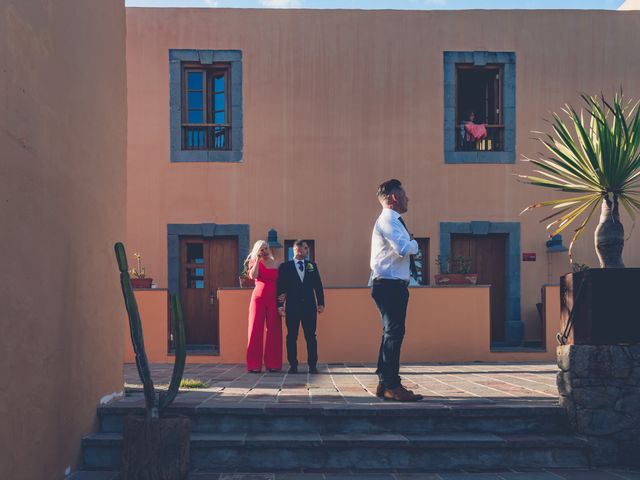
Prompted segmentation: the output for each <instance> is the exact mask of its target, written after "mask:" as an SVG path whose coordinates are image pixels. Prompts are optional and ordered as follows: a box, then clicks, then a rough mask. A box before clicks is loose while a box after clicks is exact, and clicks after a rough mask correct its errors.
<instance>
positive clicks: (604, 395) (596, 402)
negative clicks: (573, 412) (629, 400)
mask: <svg viewBox="0 0 640 480" xmlns="http://www.w3.org/2000/svg"><path fill="white" fill-rule="evenodd" d="M621 392H622V391H621V389H620V388H617V387H607V386H600V387H577V388H573V390H572V397H573V400H574V402H575V403H576V405H578V406H579V407H580V408H611V406H612V405H616V402H618V399H619V398H620V396H621Z"/></svg>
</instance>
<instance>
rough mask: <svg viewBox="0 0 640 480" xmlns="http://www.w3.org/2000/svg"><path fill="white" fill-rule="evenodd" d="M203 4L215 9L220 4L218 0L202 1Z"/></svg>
mask: <svg viewBox="0 0 640 480" xmlns="http://www.w3.org/2000/svg"><path fill="white" fill-rule="evenodd" d="M204 4H205V5H207V6H208V7H217V6H218V5H220V2H219V1H218V0H204Z"/></svg>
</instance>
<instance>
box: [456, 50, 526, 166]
mask: <svg viewBox="0 0 640 480" xmlns="http://www.w3.org/2000/svg"><path fill="white" fill-rule="evenodd" d="M515 62H516V56H515V53H514V52H444V159H445V163H515V131H516V125H515V123H516V115H515V107H516V88H515V87H516V83H515V78H516V68H515V67H516V64H515Z"/></svg>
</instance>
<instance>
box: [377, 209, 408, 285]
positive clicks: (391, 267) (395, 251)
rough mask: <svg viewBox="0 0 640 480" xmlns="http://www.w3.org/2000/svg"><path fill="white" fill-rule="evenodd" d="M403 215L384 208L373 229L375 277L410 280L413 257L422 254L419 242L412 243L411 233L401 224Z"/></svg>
mask: <svg viewBox="0 0 640 480" xmlns="http://www.w3.org/2000/svg"><path fill="white" fill-rule="evenodd" d="M399 219H400V214H399V213H398V212H396V211H395V210H392V209H390V208H383V209H382V213H381V214H380V216H379V217H378V220H376V223H375V225H374V226H373V234H372V235H371V278H370V281H369V284H371V281H372V280H373V279H374V278H387V279H398V280H405V281H409V279H410V278H411V261H410V259H409V255H415V254H416V253H418V242H416V241H415V240H411V237H410V236H409V232H407V229H406V228H405V227H404V225H402V223H401V222H400V220H399Z"/></svg>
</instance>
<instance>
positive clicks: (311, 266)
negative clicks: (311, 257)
mask: <svg viewBox="0 0 640 480" xmlns="http://www.w3.org/2000/svg"><path fill="white" fill-rule="evenodd" d="M314 270H315V269H314V268H313V263H307V272H313V271H314Z"/></svg>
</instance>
